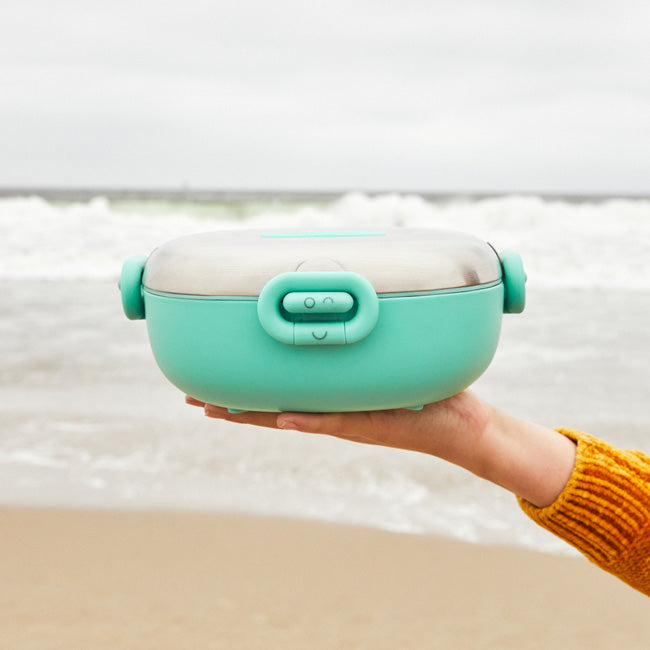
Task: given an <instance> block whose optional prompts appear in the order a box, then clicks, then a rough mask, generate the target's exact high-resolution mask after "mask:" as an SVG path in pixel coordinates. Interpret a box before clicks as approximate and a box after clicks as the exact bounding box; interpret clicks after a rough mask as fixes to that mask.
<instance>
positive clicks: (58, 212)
mask: <svg viewBox="0 0 650 650" xmlns="http://www.w3.org/2000/svg"><path fill="white" fill-rule="evenodd" d="M199 208H200V209H199ZM242 227H244V228H291V229H293V230H300V229H310V228H317V229H319V228H345V227H350V228H360V229H367V228H372V229H378V228H389V227H430V228H445V229H453V230H459V231H463V232H469V233H472V234H474V235H477V236H479V237H482V238H484V239H486V240H487V241H489V242H490V243H492V244H493V245H494V246H495V247H496V248H497V250H502V249H505V248H509V249H514V250H516V251H518V252H519V253H520V254H521V255H522V257H523V258H524V263H525V266H526V270H527V272H528V277H529V286H530V287H532V288H572V289H594V288H607V289H608V288H614V289H620V288H624V289H633V290H639V289H640V290H645V289H649V288H650V264H648V261H647V252H648V250H650V201H648V200H640V199H639V200H637V199H611V200H606V201H594V202H580V203H572V202H568V201H561V200H549V199H543V198H539V197H529V196H503V197H496V198H484V199H477V200H470V199H466V200H462V199H458V200H450V201H431V200H426V199H424V198H422V197H420V196H416V195H400V194H384V195H379V196H368V195H366V194H361V193H350V194H347V195H345V196H343V197H341V198H339V199H338V200H335V201H331V202H321V203H309V202H305V203H302V204H301V203H293V204H291V206H289V205H287V204H276V203H274V202H272V201H267V202H266V203H265V202H260V201H257V202H255V204H254V205H252V204H251V205H249V206H243V207H242V204H226V203H221V204H218V203H215V204H212V205H211V206H210V205H208V206H206V205H201V206H192V205H191V204H187V203H174V202H171V201H170V202H161V201H140V202H138V201H133V202H129V203H120V202H111V201H109V200H108V199H106V198H104V197H96V198H94V199H91V200H89V201H87V202H74V203H67V204H61V203H54V202H50V201H47V200H45V199H42V198H40V197H20V198H4V199H0V279H5V280H9V279H45V280H79V279H82V280H108V279H115V280H116V279H117V277H118V276H119V272H120V268H121V264H122V262H123V261H124V259H126V258H127V257H129V256H130V255H133V254H135V253H149V252H150V251H151V250H153V249H154V248H155V247H156V246H158V245H159V244H161V243H164V242H165V241H168V240H170V239H173V238H175V237H180V236H183V235H187V234H192V233H197V232H204V231H208V230H219V229H233V228H242Z"/></svg>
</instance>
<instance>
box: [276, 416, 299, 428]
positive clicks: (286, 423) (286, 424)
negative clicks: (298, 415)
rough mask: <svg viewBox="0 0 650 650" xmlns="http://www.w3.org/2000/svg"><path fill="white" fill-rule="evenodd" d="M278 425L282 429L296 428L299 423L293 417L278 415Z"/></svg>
mask: <svg viewBox="0 0 650 650" xmlns="http://www.w3.org/2000/svg"><path fill="white" fill-rule="evenodd" d="M278 427H279V428H280V429H296V428H297V424H296V422H295V420H292V419H291V418H287V417H284V416H282V415H281V416H280V417H278Z"/></svg>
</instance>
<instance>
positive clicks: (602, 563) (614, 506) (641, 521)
mask: <svg viewBox="0 0 650 650" xmlns="http://www.w3.org/2000/svg"><path fill="white" fill-rule="evenodd" d="M558 431H559V432H560V433H561V434H563V435H565V436H567V437H568V438H570V439H571V440H573V441H574V442H576V444H577V455H576V465H575V469H574V471H573V474H572V475H571V478H570V479H569V482H568V483H567V485H566V487H565V488H564V490H563V491H562V493H561V494H560V495H559V496H558V498H557V499H556V500H555V502H554V503H552V504H551V505H550V506H547V507H545V508H537V507H535V506H534V505H532V504H531V503H529V502H527V501H525V500H524V499H522V498H519V504H520V506H521V507H522V509H523V510H524V512H525V513H526V514H527V515H528V516H529V517H530V518H531V519H532V520H533V521H535V522H537V523H538V524H539V525H540V526H543V527H544V528H546V529H547V530H549V531H551V532H552V533H554V534H555V535H557V536H558V537H561V538H562V539H564V540H565V541H566V542H568V543H569V544H571V545H572V546H575V548H577V549H578V550H579V551H580V552H581V553H582V554H583V555H585V556H586V557H587V558H588V559H589V560H591V561H592V562H594V563H595V564H597V565H598V566H599V567H600V568H601V569H604V570H605V571H608V572H610V573H612V574H614V575H615V576H617V577H618V578H620V579H621V580H623V581H624V582H626V583H627V584H629V585H630V586H632V587H634V588H635V589H638V590H639V591H641V592H643V593H644V594H646V595H647V596H650V456H646V455H645V454H643V453H641V452H639V451H629V450H622V449H617V448H616V447H613V446H611V445H608V444H607V443H605V442H603V441H602V440H598V439H597V438H594V437H593V436H590V435H588V434H586V433H582V432H580V431H574V430H572V429H558Z"/></svg>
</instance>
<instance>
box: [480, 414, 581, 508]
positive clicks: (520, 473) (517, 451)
mask: <svg viewBox="0 0 650 650" xmlns="http://www.w3.org/2000/svg"><path fill="white" fill-rule="evenodd" d="M488 408H489V410H490V416H489V418H488V423H487V426H486V428H485V430H484V432H483V435H482V437H481V440H480V444H481V451H480V453H479V454H478V458H480V459H481V463H482V464H481V466H480V467H478V471H475V473H476V474H478V475H479V476H481V477H483V478H485V479H487V480H489V481H491V482H493V483H496V484H497V485H501V486H502V487H504V488H505V489H507V490H509V491H510V492H513V493H514V494H516V495H517V496H519V497H522V498H524V499H526V501H529V502H530V503H532V504H534V505H535V506H537V507H540V508H541V507H545V506H548V505H550V504H551V503H553V502H554V501H555V499H556V498H557V497H558V496H559V495H560V493H561V492H562V490H563V489H564V487H565V486H566V484H567V483H568V481H569V478H570V477H571V473H572V472H573V468H574V465H575V458H576V446H575V444H574V443H573V442H572V441H571V440H570V439H568V438H566V437H565V436H563V435H561V434H560V433H558V432H557V431H554V430H553V429H549V428H547V427H543V426H541V425H539V424H534V423H532V422H527V421H526V420H521V419H519V418H516V417H515V416H513V415H510V414H509V413H506V412H505V411H502V410H500V409H498V408H496V407H493V406H488Z"/></svg>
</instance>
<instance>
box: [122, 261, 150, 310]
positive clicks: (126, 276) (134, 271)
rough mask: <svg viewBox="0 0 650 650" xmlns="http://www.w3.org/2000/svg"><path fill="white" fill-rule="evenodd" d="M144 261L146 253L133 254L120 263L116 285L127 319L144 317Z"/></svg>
mask: <svg viewBox="0 0 650 650" xmlns="http://www.w3.org/2000/svg"><path fill="white" fill-rule="evenodd" d="M146 262H147V256H146V255H133V257H129V259H128V260H126V262H124V264H123V265H122V274H121V276H120V281H119V284H118V285H117V286H118V287H119V289H120V293H121V294H122V309H124V313H125V314H126V317H127V318H128V319H129V320H140V319H143V318H144V317H145V314H144V300H143V299H142V274H143V272H144V265H145V264H146Z"/></svg>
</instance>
